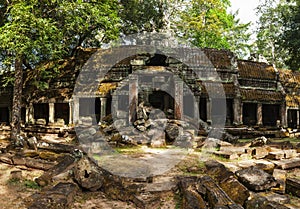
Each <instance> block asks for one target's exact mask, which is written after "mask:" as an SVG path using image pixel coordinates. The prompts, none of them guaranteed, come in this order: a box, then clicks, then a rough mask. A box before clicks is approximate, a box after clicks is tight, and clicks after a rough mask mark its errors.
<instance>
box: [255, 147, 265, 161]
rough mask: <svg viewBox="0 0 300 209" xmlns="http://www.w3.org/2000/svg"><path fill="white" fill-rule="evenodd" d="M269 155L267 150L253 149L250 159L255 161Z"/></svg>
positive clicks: (261, 148) (262, 148)
mask: <svg viewBox="0 0 300 209" xmlns="http://www.w3.org/2000/svg"><path fill="white" fill-rule="evenodd" d="M268 154H269V150H268V149H267V148H266V147H255V148H254V149H253V150H252V157H253V158H255V159H262V158H265V157H266V156H267V155H268Z"/></svg>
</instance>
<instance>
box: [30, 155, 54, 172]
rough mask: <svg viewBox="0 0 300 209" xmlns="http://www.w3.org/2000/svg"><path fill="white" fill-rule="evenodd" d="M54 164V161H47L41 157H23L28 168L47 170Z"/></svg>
mask: <svg viewBox="0 0 300 209" xmlns="http://www.w3.org/2000/svg"><path fill="white" fill-rule="evenodd" d="M54 165H55V163H54V162H49V161H46V160H41V159H34V158H29V157H27V158H25V166H26V167H28V168H36V169H40V170H44V171H46V170H49V169H50V168H52V167H53V166H54Z"/></svg>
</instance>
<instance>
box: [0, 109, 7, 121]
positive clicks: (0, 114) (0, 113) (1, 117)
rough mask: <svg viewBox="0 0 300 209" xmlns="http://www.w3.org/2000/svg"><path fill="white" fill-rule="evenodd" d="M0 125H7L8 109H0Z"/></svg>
mask: <svg viewBox="0 0 300 209" xmlns="http://www.w3.org/2000/svg"><path fill="white" fill-rule="evenodd" d="M0 123H4V124H6V125H8V124H9V109H8V107H0Z"/></svg>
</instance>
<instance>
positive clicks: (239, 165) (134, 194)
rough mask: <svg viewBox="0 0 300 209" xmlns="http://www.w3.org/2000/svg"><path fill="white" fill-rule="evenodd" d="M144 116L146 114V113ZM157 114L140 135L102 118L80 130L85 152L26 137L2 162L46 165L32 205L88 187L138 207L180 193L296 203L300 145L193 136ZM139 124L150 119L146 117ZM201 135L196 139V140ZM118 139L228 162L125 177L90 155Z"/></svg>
mask: <svg viewBox="0 0 300 209" xmlns="http://www.w3.org/2000/svg"><path fill="white" fill-rule="evenodd" d="M142 113H143V114H142ZM140 114H141V115H143V116H145V115H147V112H146V114H144V112H141V113H140ZM150 115H151V111H150ZM147 116H148V115H147ZM151 117H152V116H148V119H147V120H148V121H149V123H150V126H149V127H147V128H146V130H145V131H141V130H139V131H138V133H139V138H138V137H137V136H135V135H134V134H136V133H134V134H133V133H131V134H130V133H129V130H128V132H127V133H126V132H124V133H125V134H124V133H118V132H117V131H116V128H115V127H114V124H108V123H106V124H105V125H104V124H102V126H103V127H104V128H101V129H100V130H97V129H96V128H95V127H92V126H90V127H89V128H87V129H85V130H81V131H80V130H79V131H78V133H79V138H80V139H79V140H87V142H88V143H90V144H88V148H89V149H83V150H82V151H81V150H80V149H81V148H83V147H78V146H76V145H70V144H61V143H51V142H46V141H39V140H35V139H34V138H32V139H30V140H29V139H27V138H24V140H25V142H26V141H27V142H28V141H31V145H30V144H29V143H28V144H29V145H30V146H27V147H25V146H24V148H21V149H17V150H10V149H8V150H6V151H5V152H4V153H2V154H0V161H1V162H3V163H7V164H10V165H14V166H25V167H26V168H28V169H30V168H35V169H40V170H44V173H43V174H42V175H41V176H39V177H38V178H36V179H35V181H36V182H37V183H38V185H40V186H42V187H43V189H42V190H41V191H40V192H37V193H36V194H34V195H33V196H31V197H30V201H29V203H28V208H70V207H72V204H73V201H74V196H75V195H76V194H77V193H81V192H85V191H90V192H102V193H103V194H104V195H105V197H106V198H111V199H114V200H119V201H125V202H131V203H133V204H135V206H136V207H137V208H145V209H147V208H149V209H150V208H158V207H160V205H161V204H162V203H161V200H162V199H164V198H166V196H169V197H175V196H176V195H178V194H181V195H182V199H179V200H177V201H179V202H180V205H181V208H187V209H189V208H191V209H192V208H193V209H194V208H207V209H209V208H226V209H231V208H245V209H252V208H283V209H285V208H288V207H287V206H289V205H291V201H290V199H289V198H288V197H287V195H286V194H292V195H294V196H296V197H297V196H299V191H300V190H299V188H300V183H299V182H298V180H297V179H295V178H287V171H286V170H287V169H293V168H298V167H300V164H299V162H300V160H299V157H298V153H297V149H295V148H294V147H292V148H290V147H288V148H287V147H286V148H284V149H280V148H279V146H278V143H275V145H274V146H273V145H272V143H271V142H270V141H269V142H266V140H265V139H264V138H260V139H257V140H256V141H257V142H255V143H251V145H250V144H248V145H247V144H246V145H243V146H237V145H234V144H231V143H229V142H225V141H222V140H219V139H215V138H201V137H198V136H197V137H194V133H193V131H192V130H189V129H188V124H185V123H183V122H182V121H179V120H167V119H155V118H153V117H152V119H151ZM141 124H142V125H145V124H146V120H145V122H144V121H143V123H141ZM141 124H138V123H136V125H141ZM145 127H146V126H145ZM151 127H152V128H151ZM161 127H164V128H163V129H162V128H161ZM186 128H187V129H186ZM130 131H131V132H133V131H132V130H130ZM135 131H136V130H135ZM159 131H161V132H159ZM158 132H159V133H158ZM103 133H104V134H103ZM195 139H197V140H198V141H197V142H198V143H197V145H196V146H195V142H194V141H193V140H195ZM114 141H117V142H118V143H119V144H117V143H116V144H114V145H115V146H119V145H120V144H122V143H123V144H125V141H126V143H127V144H130V145H135V146H139V144H141V145H147V146H148V147H149V149H151V147H159V148H160V147H165V146H167V144H168V143H171V144H172V145H178V146H179V147H181V148H191V147H195V148H196V149H195V150H194V152H195V153H199V151H201V150H202V152H203V153H205V152H206V153H207V154H209V155H210V156H218V158H220V159H223V160H225V159H227V160H225V161H224V162H223V161H222V162H220V161H217V160H208V159H206V160H207V161H206V162H205V163H204V167H203V168H199V166H197V165H190V166H188V165H186V166H187V167H186V169H185V171H186V172H188V173H193V175H195V176H190V175H186V174H184V173H180V172H179V171H178V170H176V169H175V170H176V172H175V171H172V172H170V173H168V172H167V174H166V176H164V175H154V176H149V177H147V178H139V177H126V176H120V175H117V174H115V173H113V172H110V171H108V170H106V168H105V167H102V166H99V164H98V162H97V161H94V160H92V159H91V158H89V157H88V156H90V154H93V153H95V154H97V155H98V156H100V157H101V156H102V155H101V154H103V153H104V152H106V151H107V150H110V151H111V150H112V145H111V144H109V143H112V142H114ZM254 145H255V146H254ZM198 148H201V150H197V149H198ZM164 149H166V150H167V149H169V148H166V147H165V148H164ZM135 155H136V156H135V158H139V157H141V158H143V157H144V158H146V156H147V157H150V158H151V154H149V153H139V154H135ZM152 157H153V156H152ZM218 158H217V159H218ZM199 159H200V158H199ZM199 159H198V160H199ZM298 161H299V162H298ZM183 174H184V175H183ZM11 177H12V178H16V179H17V178H21V177H20V172H18V171H15V172H12V173H11Z"/></svg>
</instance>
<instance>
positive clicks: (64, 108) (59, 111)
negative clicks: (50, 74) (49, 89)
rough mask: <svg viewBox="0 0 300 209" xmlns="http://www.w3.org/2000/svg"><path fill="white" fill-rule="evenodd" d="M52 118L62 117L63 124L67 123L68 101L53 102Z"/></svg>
mask: <svg viewBox="0 0 300 209" xmlns="http://www.w3.org/2000/svg"><path fill="white" fill-rule="evenodd" d="M54 112H55V115H54V118H55V120H57V119H63V120H64V121H65V124H69V115H70V114H69V104H68V103H55V104H54Z"/></svg>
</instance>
